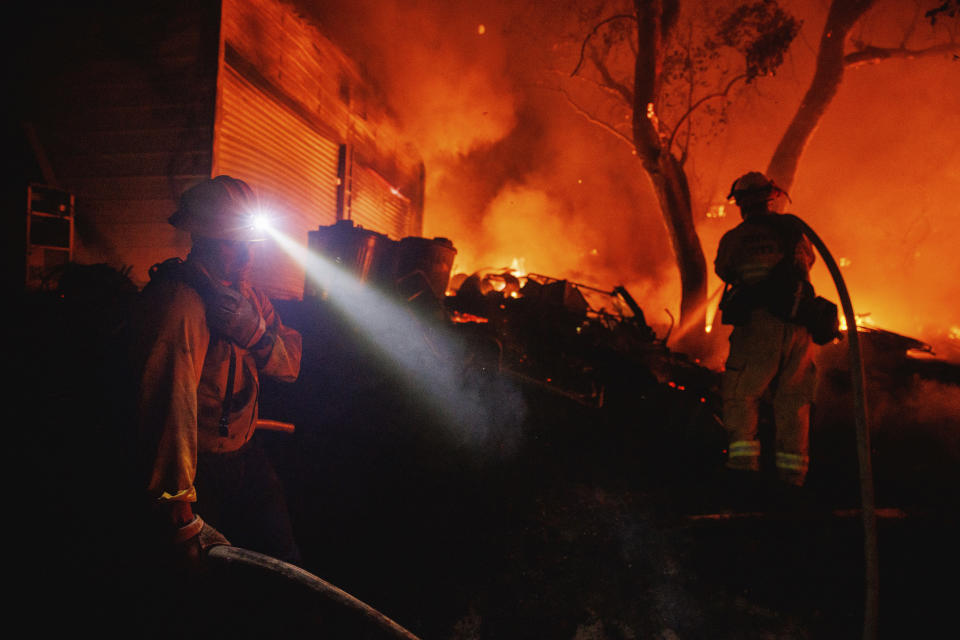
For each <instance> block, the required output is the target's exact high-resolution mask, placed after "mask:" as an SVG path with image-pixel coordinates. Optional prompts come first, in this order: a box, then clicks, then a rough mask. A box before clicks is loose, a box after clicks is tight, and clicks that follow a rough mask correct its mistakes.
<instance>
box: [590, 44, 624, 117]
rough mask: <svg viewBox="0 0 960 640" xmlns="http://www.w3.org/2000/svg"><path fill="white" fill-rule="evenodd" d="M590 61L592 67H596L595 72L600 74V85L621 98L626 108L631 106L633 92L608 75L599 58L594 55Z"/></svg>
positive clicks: (610, 74)
mask: <svg viewBox="0 0 960 640" xmlns="http://www.w3.org/2000/svg"><path fill="white" fill-rule="evenodd" d="M591 59H592V60H593V64H594V66H596V67H597V71H599V72H600V78H601V79H602V80H603V83H602V84H604V85H606V86H608V87H610V88H611V89H612V90H613V91H614V92H615V93H616V94H617V95H619V96H620V97H621V98H623V100H624V101H625V102H626V103H627V106H631V105H633V91H631V90H630V88H629V87H628V86H626V85H625V84H623V83H622V82H618V81H617V79H616V78H614V77H613V74H612V73H610V70H609V69H608V68H607V65H605V64H603V60H601V59H600V57H599V56H597V55H594V56H593V57H592V58H591Z"/></svg>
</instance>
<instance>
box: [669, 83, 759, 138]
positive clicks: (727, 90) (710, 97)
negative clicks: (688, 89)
mask: <svg viewBox="0 0 960 640" xmlns="http://www.w3.org/2000/svg"><path fill="white" fill-rule="evenodd" d="M746 77H747V74H745V73H741V74H740V75H738V76H734V77H733V78H731V79H730V82H728V83H727V86H726V87H724V88H723V90H722V91H717V92H715V93H710V94H707V95H705V96H703V97H702V98H700V99H699V100H697V101H696V102H694V103H693V104H692V105H690V108H689V109H687V110H686V112H685V113H684V114H683V115H682V116H680V119H679V120H677V124H675V125H674V126H673V130H672V131H671V132H670V139H669V141H668V142H667V149H673V143H674V140H675V139H676V137H677V132H678V131H680V127H681V125H683V121H684V120H686V119H687V118H689V117H690V116H691V115H693V112H694V111H696V110H697V109H698V108H699V107H700V105H702V104H704V103H705V102H707V101H708V100H713V99H714V98H724V97H726V96H727V94H728V93H730V90H731V89H733V85H735V84H736V83H737V82H739V81H740V80H744V79H745V78H746Z"/></svg>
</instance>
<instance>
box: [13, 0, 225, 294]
mask: <svg viewBox="0 0 960 640" xmlns="http://www.w3.org/2000/svg"><path fill="white" fill-rule="evenodd" d="M57 4H58V5H63V6H58V7H56V8H55V9H48V10H38V15H37V16H36V17H35V18H33V19H31V20H25V21H24V25H25V29H28V30H29V32H28V34H27V35H25V37H24V40H25V46H24V49H23V51H22V55H23V61H22V64H23V69H24V75H23V78H22V79H23V85H22V86H23V91H24V95H23V102H22V103H21V109H20V110H19V114H18V116H19V117H20V119H21V121H22V124H27V125H28V126H29V127H30V129H31V130H32V131H33V132H35V144H34V145H33V152H34V154H35V155H42V156H44V157H45V162H44V163H42V164H45V165H46V169H45V170H44V171H43V172H42V175H40V176H34V177H33V178H32V180H34V181H41V182H45V183H53V184H55V185H56V186H59V187H61V188H64V189H67V190H69V191H71V192H73V193H74V194H75V195H76V237H75V253H74V259H75V260H76V261H78V262H83V263H94V262H108V263H110V264H112V265H113V266H117V267H121V266H131V267H132V268H133V269H132V272H131V276H132V277H133V278H134V280H135V281H136V282H138V284H142V283H144V282H145V281H146V279H147V270H148V268H149V267H150V265H152V264H154V263H156V262H158V261H160V260H162V259H165V258H167V257H170V256H171V255H176V254H181V255H182V254H183V253H185V251H186V247H187V244H188V239H187V238H185V237H183V236H182V234H178V233H177V232H176V231H175V230H174V229H173V228H172V227H170V225H169V224H167V222H166V218H167V217H168V216H169V215H170V213H171V212H172V211H173V209H174V208H175V203H176V199H177V197H178V194H179V193H180V192H181V191H182V190H183V189H184V188H185V187H186V186H187V185H189V184H191V183H193V182H195V181H196V180H198V179H201V178H203V177H206V176H209V175H210V170H211V165H212V148H211V147H212V139H213V113H214V106H215V98H216V94H215V91H214V88H215V86H216V85H215V78H216V70H217V53H218V52H217V44H216V43H217V41H218V24H219V7H218V3H217V2H211V1H209V0H194V1H191V2H184V1H181V0H170V1H166V2H149V1H147V2H138V3H129V5H130V6H127V5H126V4H124V3H117V4H116V5H115V6H114V5H112V6H111V10H110V11H109V12H107V11H103V10H99V11H97V10H91V9H90V7H89V6H88V5H87V4H86V3H76V6H73V5H68V4H64V3H57Z"/></svg>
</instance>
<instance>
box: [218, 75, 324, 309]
mask: <svg viewBox="0 0 960 640" xmlns="http://www.w3.org/2000/svg"><path fill="white" fill-rule="evenodd" d="M337 152H338V144H337V143H336V142H333V141H331V140H328V139H326V138H325V137H323V136H322V135H320V133H319V132H317V131H316V130H315V129H314V128H313V127H311V126H310V125H309V124H307V123H306V122H305V121H304V120H303V119H302V118H300V117H299V116H297V115H296V114H294V113H293V112H292V111H290V110H289V109H287V108H286V107H284V106H283V105H281V104H279V103H278V102H277V101H275V100H273V99H271V98H270V97H269V96H267V95H266V94H264V93H263V92H262V91H260V90H259V89H258V88H256V87H255V86H253V85H252V84H251V83H249V82H248V81H246V80H245V79H244V78H243V77H242V76H241V75H240V74H239V73H238V72H237V71H236V70H235V69H234V68H233V67H231V66H229V65H224V67H223V70H222V72H221V76H220V101H219V113H218V122H217V130H216V133H215V135H214V152H213V166H214V173H218V174H229V175H232V176H234V177H237V178H241V179H243V180H247V181H248V182H249V183H250V184H251V186H253V187H254V189H255V190H256V191H257V193H258V194H259V195H260V198H261V201H262V203H263V204H264V205H265V206H268V207H269V208H270V209H271V210H272V211H273V212H274V213H275V214H276V215H277V216H278V219H277V220H276V223H275V226H277V227H278V228H279V229H281V230H282V231H283V232H284V233H286V234H287V235H289V236H291V237H292V238H294V239H295V240H297V241H298V242H301V243H302V244H304V245H306V242H307V232H308V231H310V230H313V229H316V228H317V227H318V226H321V225H329V224H333V223H334V222H335V221H336V210H337V200H336V199H337ZM252 279H253V282H254V283H255V284H256V285H258V286H259V287H262V288H263V289H264V290H265V291H266V292H267V293H268V295H271V296H273V297H280V298H292V297H299V296H301V295H302V293H303V269H302V268H301V267H299V266H298V265H297V264H296V263H295V262H293V261H292V260H291V259H290V258H288V257H287V256H285V255H284V254H283V253H282V252H280V251H279V249H278V248H277V247H276V246H275V245H274V243H272V242H268V243H264V245H263V246H261V247H260V248H258V255H257V258H256V263H255V267H254V271H253V276H252Z"/></svg>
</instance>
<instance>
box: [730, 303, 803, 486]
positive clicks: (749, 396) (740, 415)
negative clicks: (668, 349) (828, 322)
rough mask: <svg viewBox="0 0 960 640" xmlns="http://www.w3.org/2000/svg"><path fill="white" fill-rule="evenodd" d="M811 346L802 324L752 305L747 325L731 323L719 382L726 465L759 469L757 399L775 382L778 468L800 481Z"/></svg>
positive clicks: (783, 474) (788, 478)
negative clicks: (726, 440) (727, 443)
mask: <svg viewBox="0 0 960 640" xmlns="http://www.w3.org/2000/svg"><path fill="white" fill-rule="evenodd" d="M814 350H815V347H814V345H813V342H812V341H811V340H810V334H809V333H808V331H807V330H806V329H805V328H803V327H801V326H799V325H795V324H791V323H788V322H784V321H782V320H780V319H779V318H777V317H776V316H774V315H772V314H771V313H769V312H768V311H766V310H763V309H756V310H754V311H753V312H752V314H751V318H750V322H749V323H748V324H746V325H743V326H738V327H734V329H733V332H732V333H731V334H730V354H729V356H728V357H727V363H726V368H725V371H724V373H723V376H722V382H721V387H722V389H721V390H722V395H723V421H724V426H725V427H726V429H727V432H728V434H729V438H730V457H729V461H728V466H730V467H732V468H739V469H757V468H759V456H760V443H759V441H758V440H757V424H758V422H759V406H760V399H761V398H762V397H763V395H764V393H766V391H767V389H768V388H770V387H771V386H774V394H773V412H774V422H775V426H776V451H777V457H776V460H777V470H778V472H779V473H780V477H781V478H783V479H784V480H785V481H787V482H790V483H791V484H803V481H804V479H805V478H806V473H807V466H808V457H807V456H808V454H809V426H810V402H811V399H812V397H813V387H814V383H815V380H816V368H815V366H814V363H813V357H814Z"/></svg>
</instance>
